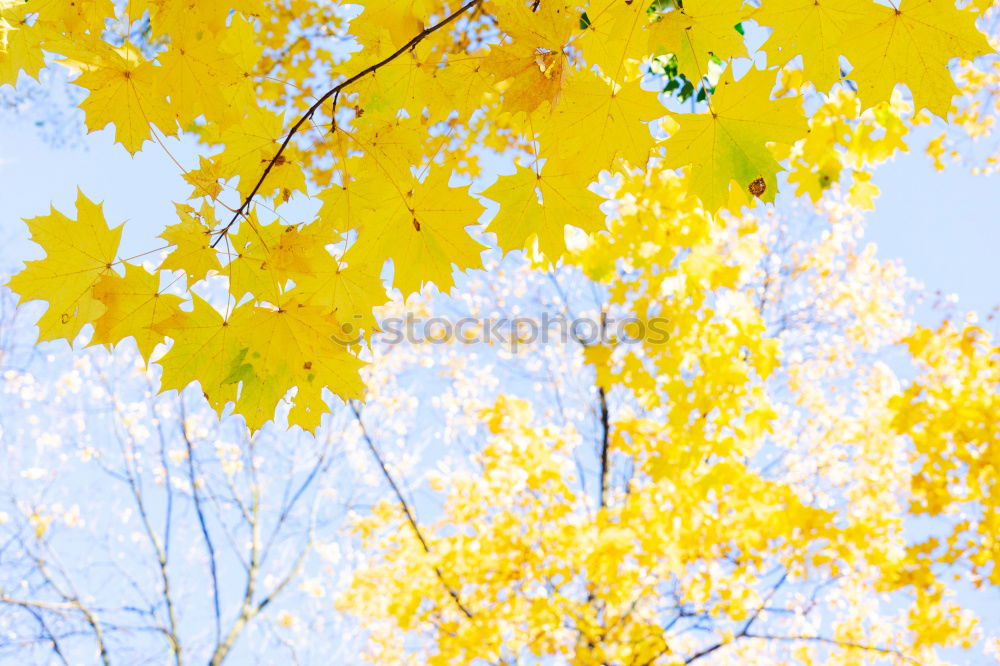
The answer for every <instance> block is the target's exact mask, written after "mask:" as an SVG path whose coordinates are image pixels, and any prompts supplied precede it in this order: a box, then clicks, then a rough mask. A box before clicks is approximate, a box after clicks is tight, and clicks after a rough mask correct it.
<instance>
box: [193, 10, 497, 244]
mask: <svg viewBox="0 0 1000 666" xmlns="http://www.w3.org/2000/svg"><path fill="white" fill-rule="evenodd" d="M480 2H482V0H469V2H466V3H465V4H464V5H462V6H461V7H459V8H458V9H457V10H455V11H454V12H452V13H451V14H449V15H448V16H446V17H445V18H443V19H441V20H440V21H438V22H437V23H435V24H434V25H432V26H430V27H427V28H424V29H423V30H421V31H420V32H419V33H417V34H416V35H414V36H413V38H412V39H410V41H408V42H406V44H403V45H402V46H401V47H399V49H397V50H396V51H395V52H393V53H391V54H389V55H388V56H386V57H385V58H383V59H382V60H379V61H378V62H376V63H374V64H372V65H369V66H368V67H365V68H364V69H363V70H361V71H360V72H358V73H357V74H354V75H353V76H351V77H348V78H347V79H344V80H343V81H341V82H340V83H338V84H337V85H335V86H334V87H333V88H330V89H329V90H327V91H326V92H325V93H323V95H321V96H320V98H319V99H317V100H316V102H315V103H313V105H312V106H310V107H309V108H308V109H307V110H306V112H305V113H304V114H302V116H301V117H300V118H299V119H298V121H297V122H296V123H295V124H294V125H292V128H291V129H290V130H288V134H287V135H285V140H284V141H282V142H281V146H280V147H279V148H278V152H276V153H275V154H274V157H272V158H271V159H270V160H269V161H268V163H267V166H265V167H264V172H263V173H262V174H261V175H260V178H258V179H257V183H256V184H255V185H254V187H253V189H252V190H251V191H250V194H248V195H247V198H246V199H244V201H243V203H242V204H240V207H239V208H237V209H236V212H235V213H233V217H232V218H231V219H230V220H229V223H228V224H226V226H225V227H223V228H222V229H221V230H219V231H218V232H217V233H218V238H216V239H215V240H214V241H212V247H215V246H216V245H218V244H219V241H221V240H222V239H223V238H224V237H225V236H226V234H227V233H228V232H229V229H230V228H231V227H232V226H233V225H234V224H235V223H236V220H238V219H239V217H240V216H241V215H244V214H246V212H247V210H248V209H249V207H250V203H251V202H252V201H253V198H254V197H255V196H257V193H258V192H259V191H260V188H261V186H262V185H263V184H264V181H265V180H267V177H268V175H269V174H270V173H271V170H272V169H273V168H274V165H275V164H277V163H278V160H279V159H280V158H281V156H282V155H283V154H284V152H285V149H287V148H288V144H289V143H291V141H292V138H293V137H294V136H295V135H296V134H297V133H298V131H299V130H300V129H302V126H303V125H305V124H306V123H307V122H309V120H310V119H312V117H313V115H315V114H316V112H317V111H318V110H319V109H320V107H322V106H323V103H324V102H326V101H327V100H328V99H330V98H331V97H332V98H333V110H332V111H331V113H330V115H331V117H333V118H334V123H336V119H335V116H336V112H337V99H338V98H339V96H340V93H341V91H343V90H344V89H345V88H347V86H349V85H351V84H352V83H354V82H356V81H358V80H360V79H362V78H364V77H365V76H368V75H369V74H372V73H374V72H377V71H378V70H379V69H381V68H382V67H384V66H385V65H387V64H389V63H390V62H392V61H393V60H395V59H396V58H398V57H399V56H401V55H403V54H404V53H406V52H407V51H409V50H411V49H413V48H414V47H415V46H417V44H419V43H420V42H422V41H424V40H425V39H426V38H427V37H429V36H430V35H432V34H434V33H435V32H437V31H438V30H440V29H441V28H444V27H445V26H447V25H448V24H450V23H452V22H453V21H455V20H456V19H457V18H458V17H459V16H461V15H462V14H464V13H465V12H467V11H468V10H470V9H472V8H473V7H475V6H476V5H478V4H479V3H480ZM334 127H336V125H334Z"/></svg>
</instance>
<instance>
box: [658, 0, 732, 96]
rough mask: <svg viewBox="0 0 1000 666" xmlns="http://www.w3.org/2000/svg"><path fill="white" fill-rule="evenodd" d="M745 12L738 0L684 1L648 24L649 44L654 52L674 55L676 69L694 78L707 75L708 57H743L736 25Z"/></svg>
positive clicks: (726, 58) (691, 78)
mask: <svg viewBox="0 0 1000 666" xmlns="http://www.w3.org/2000/svg"><path fill="white" fill-rule="evenodd" d="M747 14H748V10H747V9H745V8H744V7H743V2H742V0H686V1H685V2H684V7H683V8H682V9H675V10H674V11H671V12H667V13H666V14H664V15H663V16H662V17H661V18H660V20H659V21H657V22H656V23H654V24H652V25H651V26H650V27H649V30H648V32H649V38H648V39H649V47H650V49H651V50H652V51H653V52H654V53H663V52H666V53H672V54H674V55H675V56H676V57H677V71H678V72H680V73H681V74H684V75H685V76H686V77H687V78H688V79H690V80H692V81H698V80H699V79H701V77H703V76H705V75H706V74H708V62H709V59H710V57H711V56H715V57H717V58H719V59H721V60H728V59H730V58H738V57H744V56H746V53H747V49H746V44H745V43H744V41H743V35H741V34H740V33H739V32H737V30H736V24H738V23H739V22H740V21H742V20H743V19H745V18H746V16H747Z"/></svg>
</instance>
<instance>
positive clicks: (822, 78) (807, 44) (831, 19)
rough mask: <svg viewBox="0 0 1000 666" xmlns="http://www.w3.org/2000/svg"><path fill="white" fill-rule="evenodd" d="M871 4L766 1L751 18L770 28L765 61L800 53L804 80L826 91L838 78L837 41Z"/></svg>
mask: <svg viewBox="0 0 1000 666" xmlns="http://www.w3.org/2000/svg"><path fill="white" fill-rule="evenodd" d="M871 7H872V3H871V1H870V0H768V2H765V3H762V4H761V6H760V8H759V9H757V10H756V11H754V12H753V14H752V15H751V17H752V18H753V19H754V20H756V21H757V22H758V23H760V24H761V25H764V26H767V27H769V28H771V36H770V37H768V39H767V41H766V42H765V43H764V46H763V49H764V51H766V52H767V54H768V63H769V64H772V65H778V66H780V65H784V64H787V63H788V62H789V61H790V60H792V59H794V58H795V57H797V56H799V55H801V56H802V71H803V75H804V77H805V79H806V80H808V81H811V82H812V83H813V84H814V85H815V86H816V88H817V89H818V90H820V91H826V90H829V89H830V87H831V86H833V84H834V83H836V82H837V81H838V80H840V62H839V60H840V55H841V54H840V43H841V39H842V37H843V36H844V31H845V29H846V28H847V26H848V25H849V24H850V23H852V22H853V21H856V20H857V19H858V18H860V17H861V16H862V15H863V14H864V13H865V12H867V11H869V10H870V9H871Z"/></svg>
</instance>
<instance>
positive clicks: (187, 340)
mask: <svg viewBox="0 0 1000 666" xmlns="http://www.w3.org/2000/svg"><path fill="white" fill-rule="evenodd" d="M191 298H192V302H193V306H194V307H193V308H192V309H191V311H190V312H184V311H177V312H174V313H173V314H172V315H171V316H170V317H168V318H166V319H164V320H163V321H161V322H159V323H158V324H157V325H156V330H157V331H158V332H159V333H162V334H164V335H166V336H167V337H169V338H171V339H172V340H173V343H172V344H171V346H170V349H169V350H168V351H167V353H166V354H164V355H163V357H162V358H160V360H159V364H160V365H161V366H162V368H163V374H162V375H161V377H160V385H161V386H162V387H163V390H171V389H176V390H178V391H181V390H183V389H184V388H186V387H187V386H188V385H189V384H191V383H193V382H196V381H197V382H198V383H199V384H200V385H201V390H202V392H203V393H204V394H205V398H206V399H207V400H208V402H209V404H210V405H212V407H213V408H214V409H215V410H216V411H217V412H219V413H220V414H221V413H222V409H223V408H224V407H225V406H226V404H227V403H229V402H232V401H235V400H236V393H237V387H238V382H239V378H240V376H239V372H238V370H239V367H240V364H241V362H242V360H243V357H244V356H245V349H246V348H245V346H244V345H243V343H242V341H241V340H240V339H239V336H238V335H237V333H236V330H235V329H234V327H232V326H230V325H229V324H230V320H232V319H235V320H236V321H239V320H240V319H241V317H242V316H243V314H244V313H245V312H248V311H249V309H250V308H251V307H252V306H251V305H249V304H245V305H242V306H240V307H239V308H237V309H236V311H235V312H233V313H232V314H231V315H230V316H229V317H228V318H224V317H223V316H222V315H221V314H220V313H219V312H218V311H217V310H216V309H215V308H214V307H212V305H211V304H209V303H208V302H207V301H205V299H203V298H201V297H200V296H198V295H197V294H193V295H192V297H191Z"/></svg>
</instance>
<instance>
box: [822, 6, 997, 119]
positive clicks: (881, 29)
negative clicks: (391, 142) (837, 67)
mask: <svg viewBox="0 0 1000 666" xmlns="http://www.w3.org/2000/svg"><path fill="white" fill-rule="evenodd" d="M868 4H869V8H868V9H867V10H866V12H865V13H864V14H863V15H862V16H861V17H859V18H858V19H857V20H855V21H852V22H851V23H850V24H848V25H847V27H846V28H845V31H844V40H843V42H842V44H841V50H842V51H843V54H844V55H845V56H847V59H848V60H849V61H850V63H851V65H852V67H853V69H851V71H850V74H849V75H848V77H849V78H851V79H853V80H854V81H855V82H856V83H857V86H858V97H859V98H860V99H861V102H862V107H863V108H869V107H872V106H875V105H876V104H878V103H879V102H887V101H889V100H890V99H891V97H892V90H893V88H894V87H895V86H896V84H897V83H904V84H906V87H907V88H909V89H910V93H911V94H912V95H913V105H914V111H919V110H920V109H927V110H929V111H930V112H931V113H933V114H935V115H937V116H941V117H944V116H945V115H947V113H948V110H949V109H950V108H951V98H952V97H953V96H954V95H955V94H956V93H957V92H958V87H957V86H956V85H955V81H954V80H953V79H952V76H951V72H950V71H949V69H948V63H949V62H951V61H952V60H953V59H955V58H962V59H970V58H974V57H976V56H979V55H985V54H988V53H992V52H993V49H992V48H990V45H989V43H988V42H987V41H986V37H985V36H983V34H982V33H981V32H979V30H977V29H976V25H975V21H976V14H975V12H972V11H968V10H963V9H956V7H955V4H954V3H953V2H951V1H950V0H943V1H942V0H902V2H900V3H898V8H896V7H889V6H883V5H878V4H874V3H868Z"/></svg>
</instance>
